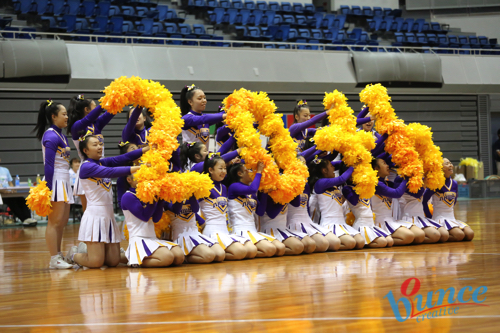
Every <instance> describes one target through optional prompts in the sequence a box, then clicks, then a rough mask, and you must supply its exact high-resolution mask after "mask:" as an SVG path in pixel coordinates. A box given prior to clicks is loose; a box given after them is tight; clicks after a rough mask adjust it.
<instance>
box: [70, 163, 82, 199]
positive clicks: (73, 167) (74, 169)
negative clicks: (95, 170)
mask: <svg viewBox="0 0 500 333" xmlns="http://www.w3.org/2000/svg"><path fill="white" fill-rule="evenodd" d="M78 169H80V159H79V158H78V157H73V158H72V159H71V160H70V161H69V181H70V183H71V186H75V183H76V179H77V178H78ZM73 197H74V199H75V205H81V204H82V201H81V200H80V197H79V196H78V195H77V194H75V192H74V190H73Z"/></svg>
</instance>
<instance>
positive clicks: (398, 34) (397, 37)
mask: <svg viewBox="0 0 500 333" xmlns="http://www.w3.org/2000/svg"><path fill="white" fill-rule="evenodd" d="M394 39H395V40H396V41H395V42H394V43H392V46H403V44H404V43H405V42H406V39H405V35H404V34H403V33H402V32H395V33H394Z"/></svg>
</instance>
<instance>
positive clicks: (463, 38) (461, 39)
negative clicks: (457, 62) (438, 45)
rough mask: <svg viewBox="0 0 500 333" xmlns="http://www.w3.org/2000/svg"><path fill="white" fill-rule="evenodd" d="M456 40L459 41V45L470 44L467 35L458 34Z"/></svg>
mask: <svg viewBox="0 0 500 333" xmlns="http://www.w3.org/2000/svg"><path fill="white" fill-rule="evenodd" d="M458 42H459V43H460V45H470V43H469V38H467V36H463V35H460V36H458Z"/></svg>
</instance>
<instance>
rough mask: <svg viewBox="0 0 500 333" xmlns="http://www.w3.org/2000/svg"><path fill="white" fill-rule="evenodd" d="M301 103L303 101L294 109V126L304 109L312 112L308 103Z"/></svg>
mask: <svg viewBox="0 0 500 333" xmlns="http://www.w3.org/2000/svg"><path fill="white" fill-rule="evenodd" d="M300 102H302V101H297V104H296V105H295V108H294V109H293V123H294V124H295V123H296V122H297V119H296V118H295V116H298V115H299V113H300V111H301V110H302V109H308V110H310V108H309V105H307V104H306V103H302V104H299V103H300Z"/></svg>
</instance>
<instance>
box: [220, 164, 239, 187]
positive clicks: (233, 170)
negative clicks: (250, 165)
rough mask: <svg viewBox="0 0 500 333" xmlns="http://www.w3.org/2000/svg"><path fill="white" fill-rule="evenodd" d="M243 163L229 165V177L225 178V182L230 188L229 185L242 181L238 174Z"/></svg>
mask: <svg viewBox="0 0 500 333" xmlns="http://www.w3.org/2000/svg"><path fill="white" fill-rule="evenodd" d="M243 165H244V164H243V163H236V164H233V165H231V166H230V167H229V171H228V173H227V175H228V176H227V177H226V179H225V180H224V181H225V184H224V185H226V187H227V188H229V185H231V184H233V183H238V182H239V181H240V179H241V178H240V176H238V172H240V171H241V168H242V167H243Z"/></svg>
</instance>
